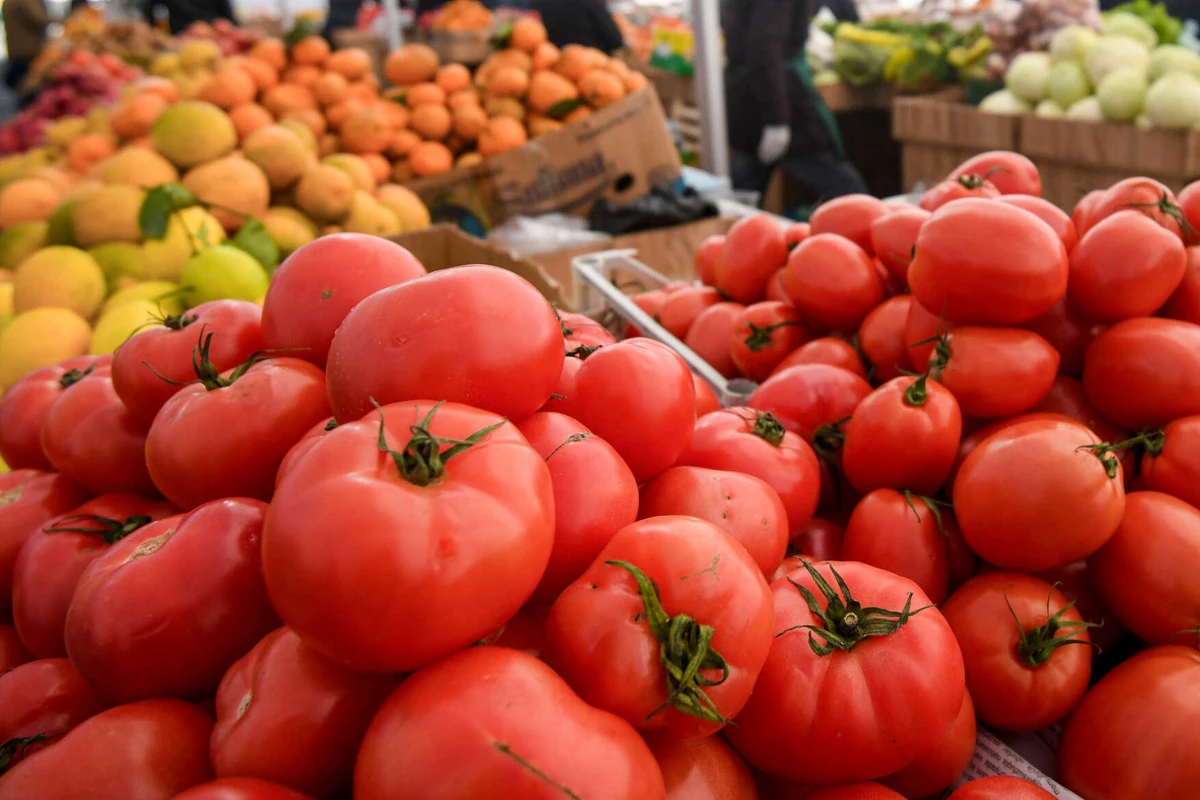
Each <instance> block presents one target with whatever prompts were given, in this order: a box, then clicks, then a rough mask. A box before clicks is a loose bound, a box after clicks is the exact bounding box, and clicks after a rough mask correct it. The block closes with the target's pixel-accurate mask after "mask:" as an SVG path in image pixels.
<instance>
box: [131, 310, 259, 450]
mask: <svg viewBox="0 0 1200 800" xmlns="http://www.w3.org/2000/svg"><path fill="white" fill-rule="evenodd" d="M207 335H212V345H211V346H210V347H209V350H208V357H209V359H210V360H211V361H212V363H213V366H215V367H216V368H217V370H218V371H221V372H223V371H225V370H227V369H233V368H234V367H236V366H237V365H238V364H242V363H244V362H245V361H246V360H247V359H249V358H250V357H251V356H252V355H254V354H255V353H257V352H260V351H261V350H263V349H264V348H265V345H264V344H263V333H262V309H261V308H260V307H259V306H258V304H256V303H251V302H249V301H247V300H215V301H213V302H211V303H202V304H200V305H198V306H196V307H195V308H193V309H191V310H189V311H187V312H186V313H184V314H182V315H181V316H178V317H170V318H168V319H167V320H166V321H165V322H164V323H163V324H162V325H156V326H154V327H151V328H146V329H145V330H143V331H141V332H139V333H136V334H134V335H133V336H132V337H130V338H129V340H128V341H126V342H125V344H123V345H121V347H120V348H119V349H118V350H117V354H116V355H115V356H113V363H112V380H113V388H114V389H115V390H116V392H117V396H118V397H120V398H121V402H123V403H124V404H125V406H126V407H127V408H128V409H129V412H130V413H131V414H132V415H133V417H134V419H136V420H139V421H140V422H142V423H144V424H145V425H147V426H149V425H150V423H151V422H153V421H154V417H155V415H157V414H158V410H159V409H160V408H162V407H163V405H164V404H165V403H166V402H167V401H168V400H170V399H171V397H172V395H174V394H175V393H176V392H178V391H179V390H180V389H182V388H183V385H184V384H186V383H189V382H190V381H193V380H195V378H196V371H195V369H194V367H193V365H192V354H193V353H194V352H195V350H196V347H197V346H198V345H199V344H200V343H202V342H203V341H204V338H205V336H207ZM163 378H166V379H167V380H163ZM172 381H174V382H173V383H172Z"/></svg>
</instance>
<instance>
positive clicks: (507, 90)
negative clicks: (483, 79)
mask: <svg viewBox="0 0 1200 800" xmlns="http://www.w3.org/2000/svg"><path fill="white" fill-rule="evenodd" d="M487 88H488V93H489V94H490V95H492V97H513V98H521V97H524V96H525V93H526V92H528V91H529V75H528V74H526V72H525V71H524V70H522V69H520V68H518V67H499V68H497V69H496V70H495V71H494V72H492V75H491V77H490V78H489V79H488V87H487Z"/></svg>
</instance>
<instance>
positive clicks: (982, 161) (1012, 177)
mask: <svg viewBox="0 0 1200 800" xmlns="http://www.w3.org/2000/svg"><path fill="white" fill-rule="evenodd" d="M968 174H975V175H982V176H983V177H985V178H987V179H988V180H989V181H991V182H992V183H993V184H994V185H995V187H996V188H997V189H999V190H1000V193H1001V194H1031V195H1033V196H1035V197H1040V196H1041V194H1042V176H1041V175H1040V174H1038V168H1037V165H1035V164H1034V163H1033V162H1032V161H1030V160H1029V159H1028V158H1027V157H1025V156H1023V155H1021V154H1020V153H1013V152H1010V151H1008V150H990V151H988V152H986V153H980V154H979V155H977V156H972V157H971V158H968V159H967V160H966V161H964V162H963V163H962V164H959V166H958V169H956V170H954V172H952V173H950V177H951V178H955V177H958V176H959V175H968Z"/></svg>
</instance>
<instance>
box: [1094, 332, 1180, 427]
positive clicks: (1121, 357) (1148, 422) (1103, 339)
mask: <svg viewBox="0 0 1200 800" xmlns="http://www.w3.org/2000/svg"><path fill="white" fill-rule="evenodd" d="M1083 386H1084V389H1086V390H1087V395H1088V399H1089V400H1091V401H1092V405H1094V406H1095V407H1096V409H1097V410H1098V411H1099V412H1100V413H1101V414H1103V415H1104V416H1105V417H1107V418H1108V419H1111V420H1112V421H1113V422H1115V423H1117V424H1118V425H1121V426H1123V427H1125V428H1128V429H1130V430H1140V429H1143V428H1159V427H1162V426H1163V425H1166V424H1168V423H1170V422H1172V421H1173V420H1176V419H1179V418H1180V417H1187V416H1193V415H1196V414H1200V325H1193V324H1191V323H1188V322H1179V321H1177V320H1169V319H1157V318H1144V319H1130V320H1125V321H1124V322H1118V323H1117V324H1116V325H1113V326H1112V327H1111V328H1109V329H1108V330H1106V331H1105V332H1104V333H1102V334H1100V335H1099V336H1097V337H1096V341H1094V342H1092V346H1091V347H1089V348H1088V353H1087V358H1086V359H1085V360H1084V365H1083Z"/></svg>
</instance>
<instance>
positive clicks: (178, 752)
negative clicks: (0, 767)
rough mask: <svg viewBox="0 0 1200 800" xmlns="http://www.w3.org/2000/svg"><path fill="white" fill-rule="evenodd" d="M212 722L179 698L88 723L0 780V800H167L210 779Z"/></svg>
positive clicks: (111, 713)
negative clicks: (73, 799) (75, 799)
mask: <svg viewBox="0 0 1200 800" xmlns="http://www.w3.org/2000/svg"><path fill="white" fill-rule="evenodd" d="M211 731H212V720H211V719H210V718H209V717H208V715H207V714H205V713H204V712H203V711H200V710H198V709H197V708H196V707H195V706H192V705H189V704H188V703H184V702H181V701H179V700H145V701H142V702H140V703H132V704H130V705H124V706H118V707H117V708H113V709H110V710H108V711H105V712H103V713H100V714H97V715H96V716H94V717H92V718H91V719H88V720H86V721H84V722H82V723H80V724H79V726H78V727H76V728H74V729H73V730H71V731H70V732H69V733H67V735H66V736H64V737H63V738H62V739H61V740H59V741H58V742H56V743H55V744H54V746H53V747H48V748H46V749H45V750H41V751H39V752H37V753H34V754H33V755H31V756H29V757H28V758H26V759H25V760H23V761H22V762H21V763H20V764H18V765H17V766H16V767H14V768H13V769H12V770H11V771H10V772H9V773H8V774H6V775H5V776H4V778H3V779H2V780H0V800H29V798H32V797H46V798H50V797H61V798H68V797H81V798H82V797H86V798H88V800H151V799H152V798H170V797H174V796H175V795H177V794H178V793H179V792H182V791H183V790H184V789H187V788H190V787H192V786H195V785H196V784H198V783H203V782H204V781H206V780H208V779H209V778H211V777H212V770H211V769H210V768H209V765H208V737H209V733H210V732H211Z"/></svg>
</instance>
